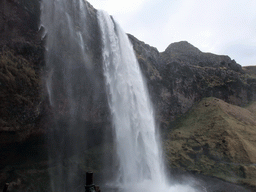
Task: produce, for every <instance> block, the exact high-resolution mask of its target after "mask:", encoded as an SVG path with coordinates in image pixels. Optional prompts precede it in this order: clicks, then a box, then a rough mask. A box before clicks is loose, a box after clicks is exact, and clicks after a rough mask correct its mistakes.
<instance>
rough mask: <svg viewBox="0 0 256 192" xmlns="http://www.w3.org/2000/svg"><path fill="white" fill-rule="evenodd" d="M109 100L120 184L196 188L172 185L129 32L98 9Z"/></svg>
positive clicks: (135, 188) (136, 188) (128, 190)
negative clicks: (164, 166)
mask: <svg viewBox="0 0 256 192" xmlns="http://www.w3.org/2000/svg"><path fill="white" fill-rule="evenodd" d="M98 20H99V23H100V28H101V32H102V42H103V43H102V45H103V53H102V54H103V63H104V75H105V81H106V86H107V90H108V100H109V101H108V102H109V106H110V109H111V113H112V118H113V126H114V130H115V135H116V143H117V154H118V157H119V163H120V165H119V170H118V176H119V177H118V178H117V181H116V184H117V185H119V186H120V188H122V189H123V191H125V192H142V191H147V192H151V191H152V192H155V191H159V192H167V191H173V192H174V191H178V190H182V191H190V192H191V191H193V189H191V188H189V187H186V186H185V187H182V186H173V187H171V186H169V185H168V184H167V180H166V176H165V174H164V169H163V165H162V157H161V153H160V148H159V147H160V146H159V144H158V140H157V136H156V124H155V119H154V111H153V108H152V105H151V101H150V98H149V93H148V90H147V87H146V84H145V81H144V78H143V75H142V72H141V70H140V67H139V63H138V61H137V59H136V56H135V53H134V50H133V47H132V45H131V43H130V41H129V39H128V36H127V35H126V34H125V32H124V31H123V30H122V29H121V28H120V26H119V25H118V24H117V23H116V22H115V21H114V19H113V18H112V17H110V16H109V15H108V14H107V13H106V12H104V11H98Z"/></svg>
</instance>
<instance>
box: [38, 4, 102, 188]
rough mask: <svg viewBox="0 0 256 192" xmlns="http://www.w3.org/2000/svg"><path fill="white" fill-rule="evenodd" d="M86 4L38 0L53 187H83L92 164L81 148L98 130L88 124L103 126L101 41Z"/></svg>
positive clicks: (95, 137) (96, 139)
mask: <svg viewBox="0 0 256 192" xmlns="http://www.w3.org/2000/svg"><path fill="white" fill-rule="evenodd" d="M90 8H91V7H88V3H87V2H86V1H84V0H42V3H41V27H42V28H44V30H45V35H46V37H47V38H46V43H45V48H46V53H45V63H46V71H47V75H46V78H45V79H46V89H47V92H48V96H49V102H50V105H51V109H52V110H51V111H52V114H51V116H50V118H49V122H50V123H48V122H46V123H48V124H50V125H51V126H50V127H49V131H48V132H49V134H48V138H47V141H48V145H49V162H50V168H49V170H50V171H49V173H50V180H51V190H52V191H54V192H55V191H56V192H59V191H63V192H64V191H83V190H84V182H85V178H84V173H85V171H87V170H88V168H87V167H91V165H89V164H88V163H87V162H86V159H85V151H86V150H87V149H88V148H89V147H91V146H93V145H95V143H97V142H99V141H100V140H101V139H100V138H99V137H100V135H103V134H101V133H98V132H97V133H96V132H95V131H97V130H96V129H95V128H94V127H95V125H94V124H93V123H94V122H99V123H98V124H99V126H100V127H102V128H104V127H103V126H101V125H100V119H101V120H102V119H103V118H102V117H99V115H98V114H100V111H101V109H102V108H103V107H101V106H104V103H106V99H105V102H104V99H102V98H103V97H106V96H104V95H103V94H102V93H100V92H101V90H102V86H104V84H103V83H102V84H103V85H101V84H100V83H99V79H100V77H99V76H100V73H102V72H101V71H102V69H101V70H100V69H98V68H99V67H98V65H97V64H98V63H100V59H97V57H98V55H100V52H99V53H97V47H96V46H99V45H100V40H97V37H98V34H97V28H98V25H97V18H96V16H92V15H90V14H89V13H88V12H89V11H88V9H90ZM93 18H95V19H94V20H93ZM88 20H89V21H91V22H90V23H89V22H88ZM95 21H96V22H95ZM91 31H93V32H91ZM98 31H99V30H98ZM92 50H93V51H92ZM92 63H93V65H92ZM97 67H98V68H97ZM101 76H102V78H103V75H101ZM101 95H103V96H101ZM101 103H103V104H101ZM100 105H101V106H100ZM106 108H107V104H106ZM102 121H104V119H103V120H102ZM92 122H93V123H92ZM93 126H94V127H93ZM95 162H96V160H95ZM86 163H87V164H86ZM89 163H90V162H89ZM92 163H94V162H92ZM92 163H91V164H92ZM83 167H85V168H84V169H83ZM91 169H92V168H91Z"/></svg>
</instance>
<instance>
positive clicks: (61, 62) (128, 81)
mask: <svg viewBox="0 0 256 192" xmlns="http://www.w3.org/2000/svg"><path fill="white" fill-rule="evenodd" d="M86 17H88V7H87V4H86V2H85V1H84V0H72V1H69V0H67V1H65V0H43V1H42V14H41V24H42V27H44V29H45V32H46V33H45V34H47V41H46V45H45V47H46V68H47V70H48V76H47V78H46V84H47V91H48V95H49V101H50V104H51V106H52V108H53V110H56V113H54V114H53V117H52V119H53V121H54V126H53V128H52V131H51V132H50V135H49V138H48V140H49V143H50V144H49V145H50V146H51V147H50V149H49V157H50V161H51V163H53V164H54V163H56V162H57V163H58V164H57V165H58V166H56V167H55V168H54V169H52V170H51V171H50V177H51V190H52V191H54V192H55V191H56V192H59V191H76V190H74V188H75V187H76V186H79V185H81V183H83V182H82V181H79V180H77V179H75V178H77V176H79V169H78V163H77V162H76V161H77V159H78V158H73V160H74V161H72V160H70V159H72V157H74V156H76V157H77V156H78V157H79V158H80V159H81V157H80V155H81V154H83V153H84V151H85V149H86V145H87V143H86V142H85V141H87V140H88V138H89V136H88V132H87V128H88V126H86V125H85V124H84V123H83V122H87V121H89V120H90V118H91V117H90V116H89V115H90V114H89V113H88V109H89V108H90V105H91V104H92V103H96V104H99V102H97V99H95V98H97V97H94V98H90V95H95V94H94V93H92V92H96V91H95V90H99V89H100V88H99V84H98V83H97V78H96V75H95V73H94V71H93V67H94V65H95V63H94V62H93V61H95V60H94V59H92V57H93V56H92V54H91V53H92V52H91V50H90V47H89V46H88V45H89V44H90V45H94V44H97V43H96V42H95V40H93V41H92V40H91V39H90V37H91V36H92V35H93V34H92V33H95V31H92V30H90V29H88V24H87V21H88V19H87V18H86ZM97 17H98V23H99V27H100V29H99V30H100V32H101V37H100V40H101V44H102V60H103V71H104V77H105V85H106V90H107V94H108V104H109V108H110V111H111V114H112V124H113V128H114V135H115V141H116V148H117V156H118V163H119V164H118V169H117V170H115V172H117V174H116V175H117V177H116V178H115V180H114V181H112V183H111V184H112V185H115V186H116V187H118V188H119V189H121V191H125V192H142V191H147V192H151V191H152V192H153V191H154V192H155V191H158V192H166V191H170V192H171V191H173V192H176V191H179V190H181V191H183V192H184V191H190V192H191V191H193V189H191V188H189V187H185V186H170V185H168V184H167V179H166V176H165V174H164V168H163V164H162V157H161V150H160V147H159V144H158V143H159V142H158V139H157V136H156V127H155V120H154V111H153V108H152V105H151V101H150V98H149V94H148V90H147V86H146V83H145V81H144V78H143V75H142V72H141V70H140V67H139V64H138V61H137V59H136V56H135V54H134V51H133V47H132V45H131V43H130V41H129V39H128V36H127V35H126V34H125V33H124V32H123V31H122V29H121V28H120V27H119V25H118V24H117V23H116V22H115V21H114V19H113V18H112V17H110V16H109V15H108V14H107V13H106V12H103V11H98V12H97ZM89 93H90V94H89ZM67 159H68V162H67Z"/></svg>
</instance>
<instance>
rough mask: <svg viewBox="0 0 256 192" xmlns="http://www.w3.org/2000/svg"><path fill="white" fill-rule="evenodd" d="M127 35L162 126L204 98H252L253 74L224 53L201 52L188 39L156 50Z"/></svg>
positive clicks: (231, 100) (235, 100)
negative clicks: (222, 54)
mask: <svg viewBox="0 0 256 192" xmlns="http://www.w3.org/2000/svg"><path fill="white" fill-rule="evenodd" d="M129 37H130V39H131V42H132V43H133V45H134V50H135V52H136V54H137V57H138V61H139V63H140V65H141V68H142V69H143V71H144V74H145V76H146V77H147V81H148V86H149V90H150V93H151V95H152V97H153V101H154V103H155V107H156V109H157V111H158V115H159V117H160V121H161V122H162V123H163V124H165V125H167V124H168V123H169V122H170V121H172V120H174V119H175V117H177V116H179V115H182V114H184V113H185V112H186V111H188V109H189V108H191V107H192V105H193V104H194V103H195V102H197V101H200V100H201V99H202V98H204V97H212V96H213V97H217V98H220V99H223V100H224V101H227V102H229V103H232V104H235V105H245V104H247V103H248V102H249V101H252V100H255V99H256V97H255V96H256V95H255V91H256V89H255V88H256V84H255V77H254V76H252V75H250V74H248V73H246V72H245V71H244V70H243V69H242V67H241V66H240V65H239V64H237V63H236V62H235V61H234V60H231V59H230V58H229V57H228V56H219V55H214V54H211V53H203V52H201V51H200V50H199V49H197V48H195V47H194V46H193V45H191V44H189V43H188V42H178V43H173V44H171V45H170V46H169V47H168V48H167V49H166V50H165V51H164V52H163V53H159V52H158V51H157V50H156V49H155V48H154V47H150V46H149V45H146V44H144V43H143V42H140V41H139V40H137V39H136V38H135V37H132V36H131V35H130V36H129Z"/></svg>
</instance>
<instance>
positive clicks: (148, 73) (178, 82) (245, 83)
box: [0, 0, 256, 182]
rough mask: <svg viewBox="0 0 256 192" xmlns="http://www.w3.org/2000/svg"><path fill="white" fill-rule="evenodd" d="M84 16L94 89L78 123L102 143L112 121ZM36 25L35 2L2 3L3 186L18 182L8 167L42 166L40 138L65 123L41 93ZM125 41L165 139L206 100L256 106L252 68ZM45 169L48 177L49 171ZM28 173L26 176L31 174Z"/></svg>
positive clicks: (184, 46)
mask: <svg viewBox="0 0 256 192" xmlns="http://www.w3.org/2000/svg"><path fill="white" fill-rule="evenodd" d="M87 9H88V17H87V19H88V26H89V28H90V29H91V30H93V31H94V33H92V35H91V36H88V42H87V43H88V46H89V48H90V51H91V54H90V55H91V57H90V59H91V60H92V63H94V64H95V67H94V68H93V74H94V76H93V78H95V79H96V81H95V82H94V83H92V82H89V81H88V90H89V91H88V97H87V99H86V102H88V105H86V106H88V108H87V109H86V110H85V111H87V113H86V114H85V116H86V117H87V118H86V119H87V120H86V121H84V122H83V123H84V125H85V126H87V127H89V129H90V130H91V131H92V132H93V134H95V135H98V140H100V139H102V138H103V137H104V136H103V131H102V129H103V128H104V129H109V128H110V118H109V117H110V114H109V110H108V105H107V102H106V101H107V99H106V93H105V88H103V87H104V81H103V79H104V77H103V74H102V68H101V56H100V55H101V44H100V32H99V29H98V23H97V17H96V10H95V9H94V8H93V7H92V6H91V5H89V3H88V6H87ZM39 23H40V0H34V1H29V0H3V1H1V2H0V101H1V102H0V108H1V111H0V113H1V116H0V147H1V149H3V150H1V152H0V156H1V158H0V164H1V166H0V168H1V170H5V171H6V170H7V172H8V174H6V173H4V171H3V172H2V173H1V174H0V182H5V181H6V180H11V179H12V178H13V179H17V177H16V176H17V175H19V174H21V172H19V173H18V172H17V173H15V174H16V176H14V175H15V174H14V172H15V171H14V170H13V168H10V169H9V168H6V166H7V165H17V164H21V163H22V162H30V163H31V159H33V161H35V162H38V161H42V160H46V158H47V157H46V154H47V153H46V152H45V151H44V150H45V147H46V144H45V140H44V138H45V135H46V133H47V132H48V131H49V129H50V125H51V123H52V117H53V114H54V116H55V117H58V118H59V119H65V117H66V116H65V113H66V110H67V109H66V108H65V106H66V100H65V97H64V96H63V97H60V100H59V101H60V105H59V108H55V109H52V108H51V107H50V104H49V98H48V94H47V91H46V87H45V80H46V79H47V77H48V75H49V71H47V68H46V66H45V56H44V54H45V51H46V50H45V49H44V41H45V39H42V34H43V33H44V29H43V28H41V29H40V30H39ZM128 36H129V39H130V41H131V43H132V44H133V47H134V50H135V53H136V56H137V58H138V61H139V64H140V67H141V69H142V72H143V74H144V76H145V79H146V81H147V85H148V89H149V93H150V96H151V98H152V103H153V104H154V107H155V109H156V117H157V121H158V123H159V124H160V128H161V129H162V131H163V132H164V133H167V132H169V131H170V130H171V128H172V127H173V122H174V120H175V119H177V118H178V117H180V116H182V115H183V114H185V113H186V112H187V111H189V109H190V108H191V107H192V106H193V105H194V104H195V103H197V102H199V101H201V100H202V99H203V98H204V97H216V98H219V99H222V100H224V101H226V102H227V103H230V104H234V105H239V106H244V105H246V104H248V103H249V102H250V101H256V74H255V68H256V67H247V68H242V67H241V66H240V65H239V64H237V63H236V62H235V61H234V60H231V59H230V58H229V57H228V56H219V55H214V54H211V53H203V52H201V51H200V50H198V49H197V48H195V47H194V46H192V45H191V44H189V43H188V42H178V43H173V44H171V45H170V46H169V47H168V48H167V49H166V50H165V51H164V52H163V53H160V52H158V50H157V49H156V48H154V47H151V46H149V45H147V44H145V43H143V42H141V41H139V40H138V39H136V38H135V37H134V36H132V35H128ZM46 38H47V36H46ZM92 142H94V141H93V140H92ZM177 150H178V149H177ZM40 166H42V165H40ZM43 166H44V171H45V167H47V164H45V165H43ZM40 169H41V168H40ZM26 171H28V174H29V170H26ZM42 172H43V171H42ZM22 173H24V172H22ZM30 173H31V171H30ZM34 173H35V174H37V172H34ZM24 174H25V173H24ZM44 174H46V172H44ZM30 175H31V174H30ZM32 175H33V174H32ZM17 182H18V181H17Z"/></svg>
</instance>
